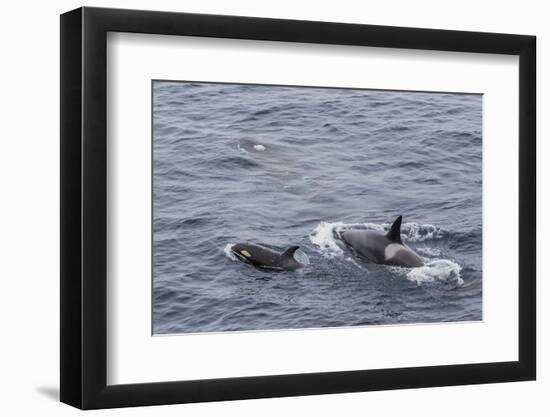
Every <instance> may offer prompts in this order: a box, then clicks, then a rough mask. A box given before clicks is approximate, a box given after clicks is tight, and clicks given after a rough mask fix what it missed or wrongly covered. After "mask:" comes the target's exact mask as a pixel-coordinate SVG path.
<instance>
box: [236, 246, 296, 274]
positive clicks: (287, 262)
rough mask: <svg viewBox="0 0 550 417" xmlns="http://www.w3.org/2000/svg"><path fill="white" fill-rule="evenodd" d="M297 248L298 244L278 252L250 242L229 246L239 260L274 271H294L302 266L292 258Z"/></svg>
mask: <svg viewBox="0 0 550 417" xmlns="http://www.w3.org/2000/svg"><path fill="white" fill-rule="evenodd" d="M298 249H299V246H291V247H289V248H288V249H287V250H285V251H284V252H282V253H280V252H276V251H274V250H272V249H269V248H266V247H265V246H260V245H254V244H251V243H237V244H236V245H233V246H232V247H231V253H233V255H235V256H236V257H237V258H238V259H239V260H241V261H243V262H246V263H249V264H251V265H254V266H255V267H257V268H262V269H271V270H275V271H294V270H296V269H299V268H302V267H303V266H304V265H302V264H301V263H300V262H298V261H297V260H296V259H295V258H294V252H296V251H297V250H298Z"/></svg>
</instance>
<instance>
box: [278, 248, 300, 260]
mask: <svg viewBox="0 0 550 417" xmlns="http://www.w3.org/2000/svg"><path fill="white" fill-rule="evenodd" d="M298 249H300V247H299V246H291V247H290V248H288V249H287V250H285V251H284V252H283V254H282V255H281V257H282V258H294V252H296V251H297V250H298Z"/></svg>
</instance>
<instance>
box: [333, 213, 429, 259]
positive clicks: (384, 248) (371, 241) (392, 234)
mask: <svg viewBox="0 0 550 417" xmlns="http://www.w3.org/2000/svg"><path fill="white" fill-rule="evenodd" d="M401 220H402V216H399V217H398V218H397V219H395V221H394V222H393V224H392V226H391V228H390V230H389V232H388V233H386V234H384V233H382V232H379V231H377V230H347V231H344V232H341V233H340V238H341V239H342V240H343V241H344V243H345V244H346V245H348V246H349V247H351V249H352V250H353V251H354V252H355V253H356V254H357V255H359V256H361V257H363V258H366V259H367V260H368V261H370V262H374V263H377V264H385V265H393V266H402V267H406V268H416V267H419V266H424V262H423V261H422V259H421V258H420V257H419V256H418V255H417V254H416V253H415V252H414V251H413V250H412V249H411V248H409V247H408V246H406V245H405V244H403V242H402V241H401Z"/></svg>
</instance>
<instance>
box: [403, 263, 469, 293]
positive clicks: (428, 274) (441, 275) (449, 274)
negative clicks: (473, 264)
mask: <svg viewBox="0 0 550 417" xmlns="http://www.w3.org/2000/svg"><path fill="white" fill-rule="evenodd" d="M461 270H462V267H461V266H460V265H459V264H457V263H455V262H453V261H451V260H449V259H434V260H432V261H429V262H427V263H426V264H425V265H424V266H421V267H419V268H412V269H411V270H408V272H407V273H406V276H407V279H408V280H409V281H413V282H416V283H417V284H418V285H421V284H422V283H424V282H434V281H436V280H437V281H454V282H456V284H457V285H459V286H460V285H462V284H464V280H463V279H462V277H461V276H460V271H461Z"/></svg>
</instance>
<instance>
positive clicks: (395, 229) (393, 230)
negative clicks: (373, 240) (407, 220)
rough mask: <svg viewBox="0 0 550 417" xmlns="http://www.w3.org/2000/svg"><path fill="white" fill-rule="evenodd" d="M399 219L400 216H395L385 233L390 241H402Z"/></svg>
mask: <svg viewBox="0 0 550 417" xmlns="http://www.w3.org/2000/svg"><path fill="white" fill-rule="evenodd" d="M401 219H402V216H399V217H397V219H395V221H394V222H393V224H392V225H391V227H390V230H389V232H388V233H386V237H387V238H388V239H389V240H391V241H392V242H396V243H403V242H401Z"/></svg>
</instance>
